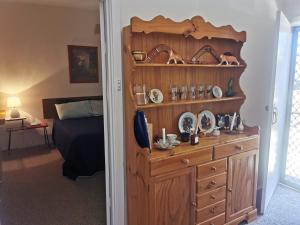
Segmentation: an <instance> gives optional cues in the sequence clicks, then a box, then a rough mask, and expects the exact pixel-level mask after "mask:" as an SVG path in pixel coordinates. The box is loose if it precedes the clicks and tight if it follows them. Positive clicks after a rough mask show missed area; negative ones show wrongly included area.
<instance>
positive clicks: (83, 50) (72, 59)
mask: <svg viewBox="0 0 300 225" xmlns="http://www.w3.org/2000/svg"><path fill="white" fill-rule="evenodd" d="M68 58H69V75H70V83H98V82H99V73H98V71H99V70H98V47H93V46H80V45H68Z"/></svg>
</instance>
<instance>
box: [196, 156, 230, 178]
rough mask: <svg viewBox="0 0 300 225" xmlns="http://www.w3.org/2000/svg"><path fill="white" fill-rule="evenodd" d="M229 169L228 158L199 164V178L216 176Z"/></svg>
mask: <svg viewBox="0 0 300 225" xmlns="http://www.w3.org/2000/svg"><path fill="white" fill-rule="evenodd" d="M226 170H227V159H221V160H218V161H214V162H210V163H206V164H203V165H200V166H197V178H198V179H203V178H206V177H210V176H214V175H217V174H220V173H224V172H226Z"/></svg>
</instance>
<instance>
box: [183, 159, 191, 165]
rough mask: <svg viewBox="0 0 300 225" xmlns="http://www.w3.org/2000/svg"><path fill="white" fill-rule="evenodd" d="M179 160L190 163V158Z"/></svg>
mask: <svg viewBox="0 0 300 225" xmlns="http://www.w3.org/2000/svg"><path fill="white" fill-rule="evenodd" d="M181 162H182V163H183V164H185V165H189V164H190V160H189V159H182V160H181Z"/></svg>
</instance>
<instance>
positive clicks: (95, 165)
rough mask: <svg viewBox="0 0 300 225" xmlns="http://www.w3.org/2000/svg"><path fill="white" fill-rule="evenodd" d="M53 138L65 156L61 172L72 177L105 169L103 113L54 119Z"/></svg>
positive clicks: (88, 174) (89, 174)
mask: <svg viewBox="0 0 300 225" xmlns="http://www.w3.org/2000/svg"><path fill="white" fill-rule="evenodd" d="M52 138H53V142H54V144H55V145H56V146H57V148H58V150H59V151H60V153H61V154H62V156H63V158H64V160H65V162H64V164H63V175H64V176H66V177H69V178H71V179H74V180H75V179H76V178H77V177H78V176H91V175H93V174H94V173H95V172H97V171H99V170H104V168H105V159H104V131H103V116H96V117H89V118H79V119H69V120H55V121H54V124H53V131H52Z"/></svg>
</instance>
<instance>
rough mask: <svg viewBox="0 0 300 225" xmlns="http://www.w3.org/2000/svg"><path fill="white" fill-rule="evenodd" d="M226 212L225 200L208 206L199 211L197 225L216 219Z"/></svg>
mask: <svg viewBox="0 0 300 225" xmlns="http://www.w3.org/2000/svg"><path fill="white" fill-rule="evenodd" d="M224 212H225V200H223V201H221V202H218V203H216V204H213V205H211V206H208V207H206V208H204V209H201V210H197V215H196V220H197V223H201V222H204V221H206V220H208V219H211V218H214V217H216V216H219V215H220V214H223V213H224Z"/></svg>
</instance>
